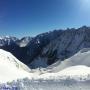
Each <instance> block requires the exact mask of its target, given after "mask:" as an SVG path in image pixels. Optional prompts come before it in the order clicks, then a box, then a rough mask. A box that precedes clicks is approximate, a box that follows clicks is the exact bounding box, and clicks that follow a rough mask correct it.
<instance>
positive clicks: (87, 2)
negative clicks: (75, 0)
mask: <svg viewBox="0 0 90 90" xmlns="http://www.w3.org/2000/svg"><path fill="white" fill-rule="evenodd" d="M80 2H81V4H82V6H83V7H84V8H88V7H90V0H80Z"/></svg>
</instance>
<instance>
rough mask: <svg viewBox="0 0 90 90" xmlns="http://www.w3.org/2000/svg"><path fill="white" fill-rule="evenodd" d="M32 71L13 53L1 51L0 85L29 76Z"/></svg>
mask: <svg viewBox="0 0 90 90" xmlns="http://www.w3.org/2000/svg"><path fill="white" fill-rule="evenodd" d="M29 72H30V69H29V68H28V67H27V66H26V65H25V64H23V63H22V62H20V61H19V60H18V59H16V58H15V57H14V56H13V55H12V54H11V53H9V52H6V51H4V50H2V49H0V83H1V82H7V81H12V80H16V79H19V78H20V79H21V78H25V77H27V76H29V75H30V74H29Z"/></svg>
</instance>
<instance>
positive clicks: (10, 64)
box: [0, 49, 90, 83]
mask: <svg viewBox="0 0 90 90" xmlns="http://www.w3.org/2000/svg"><path fill="white" fill-rule="evenodd" d="M89 57H90V51H87V50H84V51H83V53H82V51H80V52H79V53H77V54H76V55H74V56H73V57H71V58H69V59H67V60H65V61H63V62H61V63H60V62H59V63H58V64H55V65H53V66H52V68H50V67H49V68H47V70H46V71H44V70H45V69H41V70H40V69H38V70H34V72H33V71H32V70H31V69H29V68H28V67H27V66H26V65H24V64H23V63H21V62H20V61H19V60H18V59H16V58H15V57H14V56H13V55H12V54H11V53H9V52H6V51H4V50H2V49H0V83H3V82H8V81H9V82H10V81H12V80H17V79H24V78H29V79H30V80H40V79H42V80H61V79H62V80H65V79H67V78H68V77H69V78H70V79H75V80H77V81H78V80H80V79H81V78H82V80H90V67H89V65H90V61H89ZM64 62H65V64H64ZM62 63H63V64H62ZM49 69H51V71H52V72H49ZM40 71H41V73H40Z"/></svg>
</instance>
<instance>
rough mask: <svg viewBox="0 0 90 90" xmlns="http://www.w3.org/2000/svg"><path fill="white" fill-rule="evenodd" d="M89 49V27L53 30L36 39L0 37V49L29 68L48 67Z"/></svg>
mask: <svg viewBox="0 0 90 90" xmlns="http://www.w3.org/2000/svg"><path fill="white" fill-rule="evenodd" d="M89 47H90V27H87V26H83V27H80V28H77V29H75V28H71V29H69V28H68V29H66V30H54V31H52V32H46V33H43V34H39V35H37V36H36V37H23V38H21V39H18V38H16V37H8V36H7V37H1V38H0V48H1V49H4V50H6V51H9V52H11V53H12V54H13V55H14V56H15V57H17V58H18V59H19V60H20V61H21V62H23V63H25V64H26V65H28V66H30V68H38V67H44V68H45V67H48V66H49V65H51V64H53V63H55V62H57V61H58V60H59V61H63V60H65V59H67V58H69V57H71V56H73V55H74V54H76V53H77V52H78V51H80V50H81V49H83V48H89Z"/></svg>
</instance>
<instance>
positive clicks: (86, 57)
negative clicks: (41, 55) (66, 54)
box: [47, 48, 90, 72]
mask: <svg viewBox="0 0 90 90" xmlns="http://www.w3.org/2000/svg"><path fill="white" fill-rule="evenodd" d="M76 65H85V66H88V67H90V48H84V49H82V50H80V51H79V52H78V53H76V54H75V55H74V56H72V57H70V58H68V59H66V60H64V61H57V62H56V63H55V64H53V65H51V66H49V67H48V68H47V70H50V71H51V72H58V71H60V70H62V69H65V68H67V67H70V66H76Z"/></svg>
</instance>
